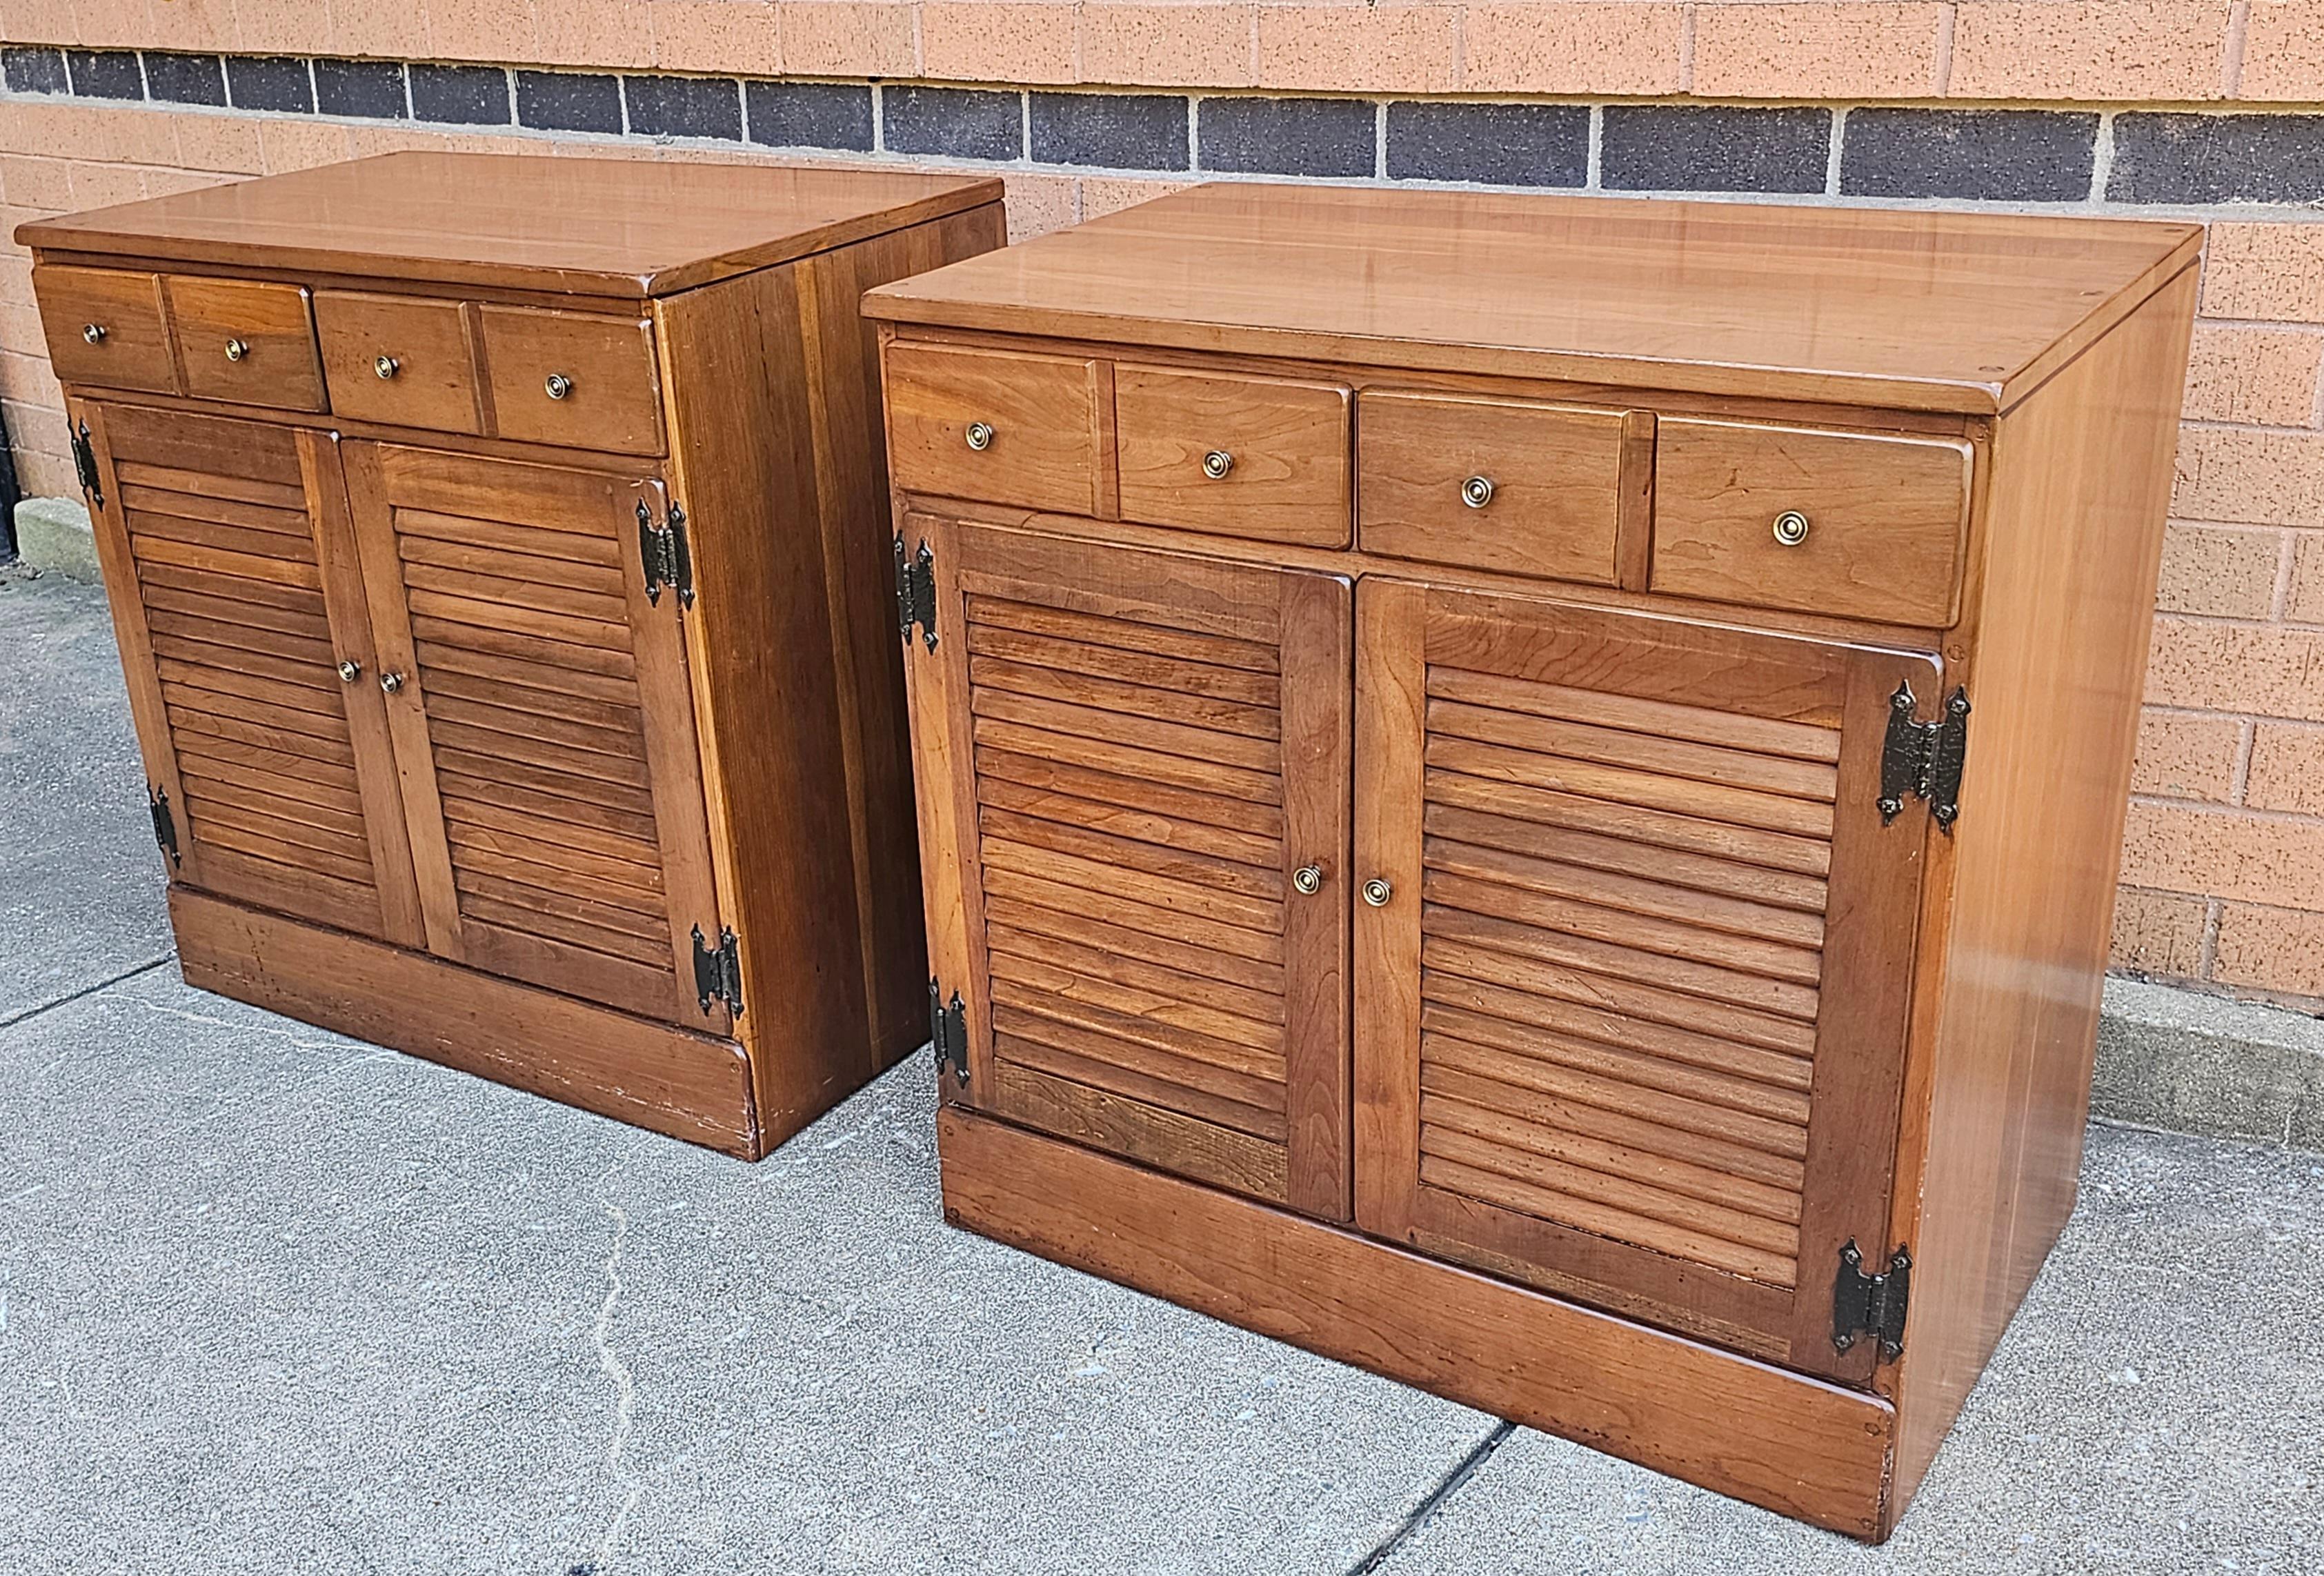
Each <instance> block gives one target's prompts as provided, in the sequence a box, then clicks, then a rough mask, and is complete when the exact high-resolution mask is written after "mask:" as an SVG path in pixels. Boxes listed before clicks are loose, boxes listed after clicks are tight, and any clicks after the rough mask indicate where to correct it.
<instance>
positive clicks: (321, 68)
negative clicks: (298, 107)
mask: <svg viewBox="0 0 2324 1576" xmlns="http://www.w3.org/2000/svg"><path fill="white" fill-rule="evenodd" d="M315 107H316V108H318V109H319V110H321V111H322V112H323V113H324V114H325V115H355V116H358V117H360V118H362V119H364V120H401V119H403V118H404V117H405V116H406V115H410V113H411V111H410V106H408V105H407V104H406V102H405V100H404V96H403V62H402V61H401V60H317V61H316V62H315Z"/></svg>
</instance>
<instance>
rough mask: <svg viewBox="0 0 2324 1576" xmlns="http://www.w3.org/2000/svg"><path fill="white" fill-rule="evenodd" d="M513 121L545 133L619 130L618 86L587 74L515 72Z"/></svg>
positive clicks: (615, 80)
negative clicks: (514, 110) (514, 116)
mask: <svg viewBox="0 0 2324 1576" xmlns="http://www.w3.org/2000/svg"><path fill="white" fill-rule="evenodd" d="M516 118H517V121H518V123H519V124H523V125H529V126H537V127H539V129H540V130H542V131H549V132H605V133H610V134H614V135H619V134H620V133H621V130H622V83H621V79H620V78H616V77H610V76H603V75H599V74H596V73H594V72H588V71H519V72H518V73H517V74H516Z"/></svg>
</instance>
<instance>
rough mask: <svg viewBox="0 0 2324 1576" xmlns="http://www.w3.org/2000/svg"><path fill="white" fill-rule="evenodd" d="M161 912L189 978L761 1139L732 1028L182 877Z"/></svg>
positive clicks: (396, 1041) (621, 1110)
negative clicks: (642, 1012)
mask: <svg viewBox="0 0 2324 1576" xmlns="http://www.w3.org/2000/svg"><path fill="white" fill-rule="evenodd" d="M170 919H171V925H172V926H174V927H175V928H176V930H177V933H178V962H179V967H180V970H181V971H182V972H183V973H184V974H185V978H186V983H187V984H189V985H193V986H196V987H198V988H199V989H201V990H204V991H217V993H218V994H219V995H221V996H230V997H232V998H234V999H235V1000H237V1001H247V1002H249V1003H250V1004H251V1005H252V1006H254V1007H263V1008H266V1009H269V1010H271V1011H274V1012H280V1013H282V1014H283V1015H285V1016H286V1017H290V1018H298V1019H299V1020H300V1021H301V1022H303V1023H311V1024H315V1025H318V1026H319V1027H321V1028H328V1029H335V1030H337V1032H338V1033H340V1034H345V1035H352V1036H355V1037H356V1038H358V1039H366V1040H372V1041H374V1042H376V1043H377V1044H379V1045H383V1046H390V1047H392V1049H395V1050H399V1051H403V1052H406V1053H408V1054H410V1055H415V1056H420V1057H423V1058H425V1059H426V1060H428V1061H430V1062H440V1063H442V1064H445V1065H446V1066H450V1067H457V1068H459V1069H460V1070H461V1071H463V1072H466V1073H474V1074H476V1075H478V1076H479V1077H483V1078H489V1079H491V1080H493V1082H494V1083H506V1084H509V1085H510V1086H512V1087H513V1088H517V1089H521V1090H524V1091H525V1092H528V1093H531V1094H539V1095H545V1096H547V1097H548V1098H549V1099H550V1100H555V1101H561V1102H562V1103H564V1104H567V1105H573V1106H578V1107H580V1108H581V1109H582V1110H584V1111H595V1112H596V1113H597V1114H598V1115H600V1116H607V1117H612V1118H613V1120H616V1121H623V1122H628V1123H630V1124H631V1125H632V1126H634V1127H641V1128H646V1129H650V1130H652V1131H654V1132H658V1133H664V1134H667V1135H669V1137H671V1138H684V1139H686V1140H687V1142H689V1143H694V1144H700V1145H703V1146H705V1147H708V1148H712V1149H720V1150H724V1152H725V1153H727V1154H729V1155H734V1156H739V1157H742V1158H743V1159H745V1160H755V1159H757V1158H758V1157H760V1156H761V1155H762V1154H764V1153H765V1152H766V1150H767V1148H768V1147H770V1146H769V1144H768V1141H767V1138H766V1136H765V1135H764V1134H763V1133H761V1130H760V1127H759V1118H758V1111H757V1107H756V1105H755V1103H754V1102H753V1101H752V1094H751V1066H750V1061H749V1058H748V1057H747V1056H745V1055H744V1054H743V1052H742V1046H738V1045H736V1044H734V1043H733V1041H731V1040H723V1039H715V1038H712V1037H709V1036H707V1035H698V1034H689V1033H687V1032H686V1031H685V1030H683V1029H679V1028H671V1027H670V1026H669V1025H667V1024H658V1023H651V1022H649V1021H647V1020H645V1019H643V1018H632V1017H630V1016H629V1015H628V1014H626V1013H622V1012H616V1011H613V1009H610V1008H604V1007H595V1006H592V1005H590V1004H588V1003H586V1002H582V1001H576V1000H572V999H571V998H569V997H565V996H559V995H557V994H555V993H554V992H552V991H540V990H536V989H535V988H533V987H532V986H530V985H521V984H518V983H516V982H512V981H509V980H503V979H497V978H495V977H493V976H492V975H489V974H480V973H477V972H474V971H473V970H469V969H464V968H461V967H460V966H459V965H457V963H445V962H443V961H442V960H441V959H438V958H432V957H429V956H426V955H424V954H419V953H411V952H405V951H403V950H402V949H401V948H398V947H392V946H388V945H384V944H383V943H380V942H375V941H366V940H364V939H363V938H362V937H360V936H354V935H346V934H344V933H342V932H339V931H336V930H325V929H322V928H320V927H318V926H311V925H304V924H301V923H300V922H299V921H298V920H295V919H286V918H284V917H281V916H280V915H277V914H268V913H265V912H263V911H262V910H259V909H255V908H244V907H243V906H242V905H241V904H239V903H230V902H227V901H226V900H225V899H220V898H213V897H210V896H208V894H206V893H202V892H197V891H193V890H190V889H187V888H183V887H172V888H171V890H170Z"/></svg>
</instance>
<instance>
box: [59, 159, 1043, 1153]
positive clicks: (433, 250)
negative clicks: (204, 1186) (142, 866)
mask: <svg viewBox="0 0 2324 1576" xmlns="http://www.w3.org/2000/svg"><path fill="white" fill-rule="evenodd" d="M453 185H457V187H459V188H460V189H462V190H463V191H465V192H466V193H468V200H467V201H466V204H465V205H464V210H463V211H464V215H465V217H464V218H463V221H462V222H461V223H460V224H459V225H458V226H452V227H447V226H443V225H442V224H441V222H440V220H439V217H438V216H439V212H440V203H439V200H438V197H437V196H436V194H438V193H440V191H442V190H443V189H446V188H447V186H453ZM999 198H1000V189H999V187H998V185H997V183H995V182H991V181H975V180H952V179H943V178H922V177H918V176H910V175H901V174H899V175H892V176H891V175H857V174H844V173H839V172H832V171H825V172H807V171H779V170H750V169H742V168H718V169H711V168H706V167H700V166H676V167H668V168H664V167H659V166H657V167H651V168H649V167H643V166H633V165H630V164H626V163H600V162H595V161H566V160H540V159H522V158H480V157H454V156H435V155H428V156H422V155H398V156H394V157H391V158H387V159H378V160H369V161H362V162H358V163H355V164H350V165H343V166H337V167H333V168H329V169H324V170H318V171H309V172H306V173H303V174H300V175H295V176H283V177H276V178H272V179H269V180H261V181H254V182H250V183H248V184H246V185H243V186H237V187H232V188H220V189H211V190H206V191H200V192H190V193H186V194H183V195H181V196H178V197H172V198H161V199H158V200H156V201H152V202H147V203H138V204H132V205H130V206H128V207H120V208H112V209H106V210H105V211H104V212H103V213H100V214H95V215H88V216H79V217H65V218H60V219H55V220H48V221H42V222H39V223H34V224H29V225H26V226H23V228H22V229H21V230H20V231H19V233H18V234H19V238H20V239H21V240H22V241H23V242H24V243H26V244H30V245H31V246H32V247H33V248H34V250H35V253H36V256H37V258H38V266H37V268H36V270H35V280H36V290H37V291H38V294H39V296H40V299H41V302H42V314H43V318H44V320H45V321H46V323H47V325H48V327H49V333H50V339H51V345H52V347H53V348H54V351H55V353H56V365H57V369H58V372H59V374H60V377H62V379H63V380H64V382H65V384H66V394H67V401H68V407H69V419H70V421H71V423H72V429H73V434H74V442H75V447H76V449H77V451H78V460H79V462H80V465H81V475H82V479H83V481H84V484H85V486H86V491H87V493H88V501H89V503H90V509H91V514H92V517H93V519H94V520H95V521H96V524H97V539H98V546H99V548H100V551H101V554H102V557H103V559H104V563H105V570H106V585H107V589H108V592H109V594H110V596H111V599H112V604H113V611H114V619H115V629H116V631H117V632H118V634H119V637H120V641H121V649H122V656H123V663H124V671H125V672H126V674H127V676H128V679H129V687H130V694H131V699H132V704H133V707H134V711H135V714H136V719H137V724H138V734H139V739H140V742H141V744H142V746H143V753H144V758H145V766H146V776H147V783H146V793H147V796H148V798H149V801H150V803H151V804H152V811H153V822H154V830H155V836H156V840H157V842H158V843H160V844H161V848H162V851H163V853H164V856H165V858H166V859H167V860H168V862H169V863H170V869H171V916H172V918H173V920H174V922H175V925H176V927H177V933H178V941H179V954H180V963H181V966H182V967H183V969H184V972H185V974H186V977H187V979H188V980H189V982H193V983H196V984H199V985H204V986H207V987H208V988H210V989H214V990H217V991H223V992H225V993H226V994H229V995H233V996H236V997H239V998H241V999H243V1000H250V1001H254V1002H257V1003H259V1004H261V1005H263V1006H268V1007H272V1008H275V1009H280V1010H282V1011H285V1012H289V1013H291V1014H293V1015H294V1016H299V1017H302V1018H308V1019H309V1020H310V1021H313V1022H317V1023H320V1024H323V1025H326V1026H327V1027H330V1028H338V1029H342V1030H345V1031H346V1032H349V1033H353V1034H356V1035H360V1036H363V1037H367V1038H371V1039H374V1040H378V1041H381V1042H383V1043H385V1044H387V1045H391V1046H398V1047H400V1048H401V1049H404V1050H408V1051H411V1052H414V1053H416V1054H418V1055H426V1056H430V1057H433V1058H436V1059H438V1060H441V1061H445V1062H448V1063H451V1064H455V1065H458V1066H463V1067H466V1068H469V1069H471V1070H473V1071H476V1072H479V1073H483V1074H486V1075H488V1076H493V1077H496V1078H500V1079H503V1080H504V1081H506V1082H510V1083H516V1084H518V1085H520V1086H521V1087H524V1088H528V1089H532V1090H535V1091H538V1092H543V1093H548V1094H551V1095H553V1096H555V1097H557V1098H559V1099H563V1100H567V1101H572V1102H574V1103H576V1104H580V1105H584V1106H586V1107H588V1108H590V1109H592V1110H595V1111H602V1112H604V1113H606V1114H609V1115H613V1116H617V1117H620V1118H622V1119H623V1120H630V1121H634V1122H638V1123H641V1124H643V1125H645V1126H649V1127H653V1128H656V1129H660V1130H662V1131H666V1132H670V1133H674V1134H678V1135H679V1136H682V1137H685V1138H691V1139H694V1140H696V1141H697V1142H702V1143H706V1144H712V1145H715V1146H717V1147H721V1148H724V1149H727V1150H730V1151H733V1152H734V1153H737V1154H741V1155H744V1156H750V1157H756V1156H757V1155H759V1154H761V1153H763V1152H764V1151H765V1150H766V1149H767V1148H768V1147H770V1146H772V1145H773V1144H776V1143H778V1142H779V1141H780V1140H781V1139H782V1138H785V1137H787V1136H788V1135H789V1134H790V1133H791V1132H793V1131H795V1130H796V1129H798V1127H800V1126H801V1125H803V1124H804V1123H806V1122H807V1121H808V1120H812V1119H813V1118H814V1117H815V1116H816V1115H817V1114H819V1113H820V1112H821V1111H824V1110H825V1109H827V1108H828V1107H829V1106H830V1105H831V1104H832V1103H833V1102H834V1101H836V1100H838V1099H839V1098H841V1097H842V1096H844V1094H846V1093H847V1092H849V1091H850V1090H852V1089H853V1088H854V1087H856V1086H857V1085H858V1084H860V1083H862V1081H863V1080H864V1079H866V1078H868V1077H870V1076H871V1074H874V1073H876V1072H878V1071H879V1070H880V1069H881V1068H882V1067H885V1066H887V1065H889V1064H891V1063H892V1062H894V1061H895V1060H896V1059H897V1058H898V1057H899V1056H900V1055H904V1054H905V1053H906V1052H908V1051H909V1050H911V1049H912V1048H914V1047H915V1046H918V1045H919V1044H920V1043H921V1042H922V1040H923V1039H924V1037H925V1034H926V1028H927V1007H926V989H925V971H924V969H923V967H922V964H921V959H920V957H919V955H918V932H919V920H918V883H917V880H916V879H915V878H914V876H913V874H912V872H911V870H910V859H911V846H912V819H911V806H910V803H909V797H908V778H907V775H906V773H907V770H908V768H907V763H906V760H905V748H906V746H905V739H904V733H903V723H902V705H903V702H902V694H901V676H900V671H899V668H900V659H899V657H898V656H897V654H896V651H895V649H894V644H893V642H892V641H890V640H887V639H885V638H884V631H886V630H888V629H890V628H892V623H891V622H890V616H891V615H890V604H889V602H888V590H889V570H888V563H887V557H886V550H885V548H886V544H885V541H884V539H883V538H882V537H881V536H880V535H878V534H877V533H876V530H875V529H874V528H873V527H872V526H871V525H870V524H869V523H867V521H870V520H871V518H872V517H875V516H876V515H877V513H878V512H879V511H880V509H881V493H882V491H883V487H882V482H881V465H882V463H883V462H882V449H881V433H880V431H879V429H878V426H877V423H876V422H875V421H874V420H873V419H871V407H872V405H873V402H874V401H875V400H876V394H875V393H874V388H875V382H874V380H875V378H876V373H877V367H876V359H875V347H874V346H873V345H872V344H871V341H870V340H869V338H868V337H867V336H866V335H865V334H864V333H863V331H862V327H860V325H859V324H858V323H857V322H856V321H855V319H854V317H853V302H854V299H855V297H856V296H857V295H859V294H860V293H861V291H862V289H863V288H864V287H865V286H866V285H869V284H873V283H878V282H881V281H887V280H890V279H893V278H897V277H899V276H900V275H902V274H905V273H908V272H913V271H915V270H918V269H922V268H927V267H932V266H935V265H936V264H938V263H944V262H947V261H953V260H957V259H960V258H964V257H966V256H969V255H973V254H974V253H978V252H982V251H985V250H988V249H990V248H991V247H993V246H995V245H997V244H999V243H1000V240H1001V209H1000V207H999ZM899 849H900V850H901V855H900V858H899V853H898V852H897V851H898V850H899ZM899 938H900V942H899Z"/></svg>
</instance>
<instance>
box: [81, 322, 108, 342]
mask: <svg viewBox="0 0 2324 1576" xmlns="http://www.w3.org/2000/svg"><path fill="white" fill-rule="evenodd" d="M80 336H81V337H82V338H83V339H86V340H88V342H89V343H90V344H91V345H102V344H104V343H105V325H104V324H102V323H83V324H82V325H81V326H80Z"/></svg>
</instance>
